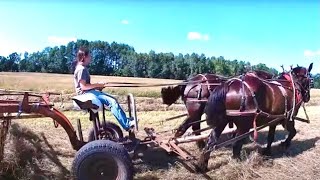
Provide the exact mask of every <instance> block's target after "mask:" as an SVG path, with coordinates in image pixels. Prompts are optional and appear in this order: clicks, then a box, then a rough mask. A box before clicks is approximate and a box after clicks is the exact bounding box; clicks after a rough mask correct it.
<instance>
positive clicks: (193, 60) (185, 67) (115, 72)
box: [0, 40, 320, 88]
mask: <svg viewBox="0 0 320 180" xmlns="http://www.w3.org/2000/svg"><path fill="white" fill-rule="evenodd" d="M80 46H86V47H88V48H89V49H90V51H91V56H92V60H91V64H90V68H89V70H90V73H91V74H93V75H108V76H129V77H145V78H164V79H179V80H184V79H187V78H189V77H191V76H193V75H195V74H199V73H216V74H219V75H222V76H226V77H229V76H236V75H239V74H242V73H244V72H246V71H248V70H255V69H258V70H264V71H267V72H270V73H273V74H275V75H277V74H278V73H279V72H278V71H277V70H276V69H274V68H272V67H267V66H266V65H265V64H263V63H259V64H257V65H251V64H250V62H247V61H243V60H236V59H235V60H227V59H225V58H224V57H223V56H219V57H214V56H212V57H206V56H205V55H204V54H197V53H192V54H181V53H179V54H178V55H174V54H173V53H171V52H170V53H163V52H160V53H156V52H155V51H153V50H151V51H150V52H149V53H138V52H136V51H135V49H134V48H133V47H132V46H129V45H127V44H123V43H117V42H112V43H108V42H105V41H90V42H89V41H87V40H77V41H76V42H73V41H72V42H69V43H68V44H67V46H60V47H58V46H55V47H46V48H45V49H43V50H42V51H41V52H40V51H38V52H33V53H28V52H25V53H24V54H23V55H21V54H18V53H16V52H14V53H12V54H10V55H9V56H8V57H4V56H0V71H11V72H43V73H62V74H68V73H73V67H74V61H75V57H76V53H77V50H78V48H79V47H80ZM314 78H315V87H316V88H319V87H320V74H316V75H314Z"/></svg>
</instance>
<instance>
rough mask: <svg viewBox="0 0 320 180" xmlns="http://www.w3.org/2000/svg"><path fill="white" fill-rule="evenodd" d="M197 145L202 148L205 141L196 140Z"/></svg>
mask: <svg viewBox="0 0 320 180" xmlns="http://www.w3.org/2000/svg"><path fill="white" fill-rule="evenodd" d="M197 146H198V148H199V149H200V150H202V149H203V148H204V147H205V146H206V143H205V142H204V141H197Z"/></svg>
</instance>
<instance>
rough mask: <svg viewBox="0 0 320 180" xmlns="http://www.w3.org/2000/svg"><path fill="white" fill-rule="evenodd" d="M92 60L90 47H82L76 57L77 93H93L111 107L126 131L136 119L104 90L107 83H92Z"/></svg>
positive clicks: (75, 76) (75, 79) (75, 80)
mask: <svg viewBox="0 0 320 180" xmlns="http://www.w3.org/2000/svg"><path fill="white" fill-rule="evenodd" d="M90 62H91V55H90V52H89V49H87V48H85V47H80V48H79V50H78V53H77V57H76V67H75V71H74V86H75V90H76V93H77V95H81V94H87V93H90V94H93V95H94V96H96V97H97V98H98V99H99V100H100V101H101V103H102V104H103V105H106V106H107V107H109V108H110V110H111V113H112V114H113V115H114V116H115V118H116V119H117V120H118V122H119V123H120V125H121V126H122V128H123V129H125V130H126V131H129V130H131V129H132V128H133V125H134V121H133V120H130V119H129V118H127V116H126V114H125V112H124V111H123V109H122V108H121V107H120V105H119V104H118V102H117V100H116V99H115V98H114V97H112V96H111V95H110V94H107V93H104V92H102V89H103V88H104V87H106V84H107V83H91V82H90V80H91V78H90V74H89V70H88V68H87V66H88V65H89V64H90Z"/></svg>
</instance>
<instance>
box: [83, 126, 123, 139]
mask: <svg viewBox="0 0 320 180" xmlns="http://www.w3.org/2000/svg"><path fill="white" fill-rule="evenodd" d="M122 138H123V132H122V130H121V128H120V127H119V126H118V125H117V124H115V123H113V122H106V123H105V124H103V125H102V129H100V130H99V131H98V139H105V140H112V141H116V140H118V139H122ZM94 140H95V138H94V130H93V128H92V129H91V130H90V132H89V137H88V141H89V142H90V141H94Z"/></svg>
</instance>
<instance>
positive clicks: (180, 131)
mask: <svg viewBox="0 0 320 180" xmlns="http://www.w3.org/2000/svg"><path fill="white" fill-rule="evenodd" d="M191 122H193V118H191V116H188V117H187V118H186V119H185V120H184V121H183V123H182V124H181V125H180V126H179V127H178V129H177V132H176V133H175V134H174V137H180V136H182V135H183V134H184V133H185V132H186V131H187V129H188V128H189V127H190V126H191V125H190V123H191Z"/></svg>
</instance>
